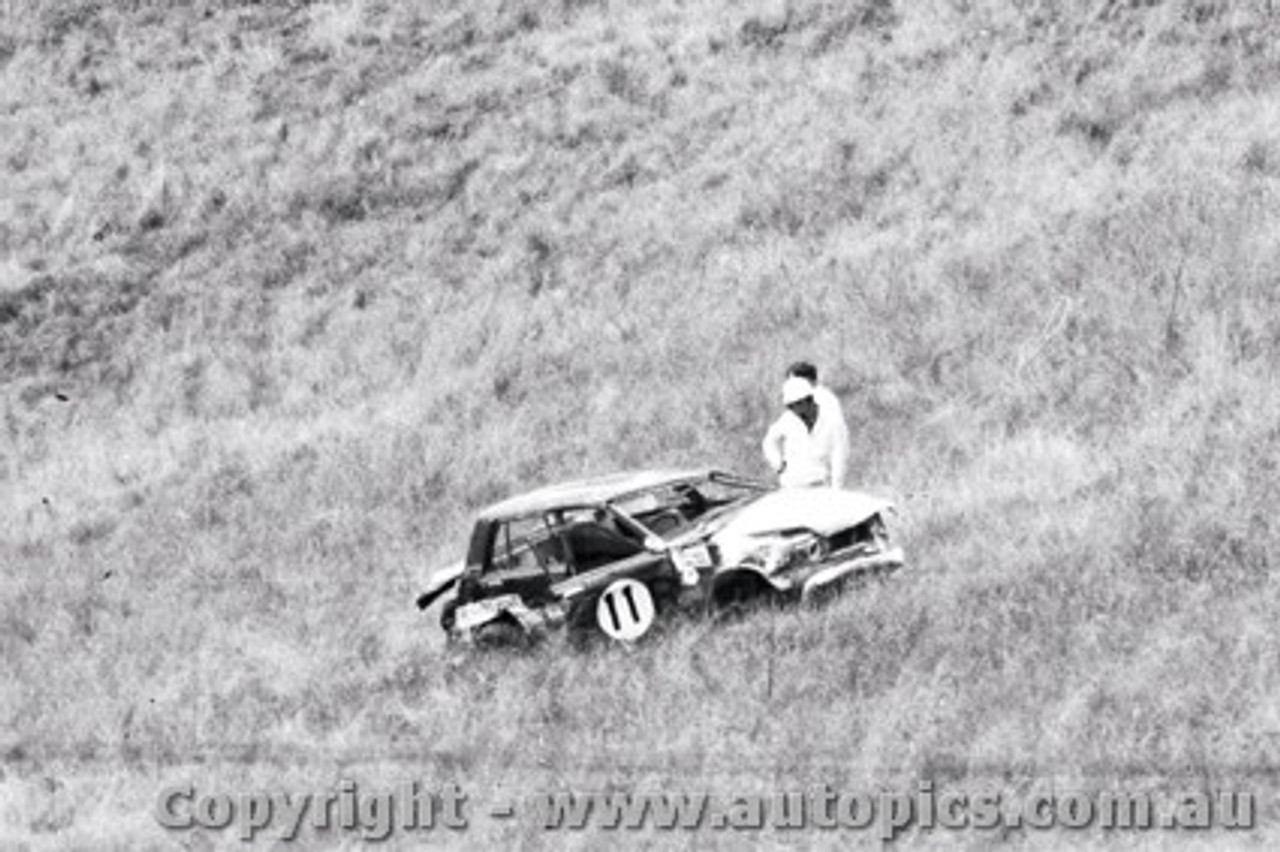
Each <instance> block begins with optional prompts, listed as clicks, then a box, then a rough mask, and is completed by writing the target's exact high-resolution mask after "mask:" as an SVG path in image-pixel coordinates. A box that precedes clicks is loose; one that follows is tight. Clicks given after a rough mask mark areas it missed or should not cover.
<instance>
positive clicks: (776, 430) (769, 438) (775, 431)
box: [760, 420, 787, 473]
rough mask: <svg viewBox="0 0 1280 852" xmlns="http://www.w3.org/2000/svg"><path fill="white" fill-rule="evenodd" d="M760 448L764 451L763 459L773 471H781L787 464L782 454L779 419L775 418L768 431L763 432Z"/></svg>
mask: <svg viewBox="0 0 1280 852" xmlns="http://www.w3.org/2000/svg"><path fill="white" fill-rule="evenodd" d="M760 449H761V450H763V451H764V460H765V461H766V462H768V463H769V469H770V470H772V471H773V472H774V473H782V471H783V470H784V469H785V468H786V466H787V460H786V459H785V458H784V457H783V455H782V427H781V425H780V421H777V420H775V421H774V422H773V425H772V426H770V427H769V431H768V432H765V433H764V441H763V442H761V444H760Z"/></svg>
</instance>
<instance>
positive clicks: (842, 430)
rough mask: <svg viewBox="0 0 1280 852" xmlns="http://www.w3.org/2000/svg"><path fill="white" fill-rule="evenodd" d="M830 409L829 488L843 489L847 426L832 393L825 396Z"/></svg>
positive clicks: (847, 463)
mask: <svg viewBox="0 0 1280 852" xmlns="http://www.w3.org/2000/svg"><path fill="white" fill-rule="evenodd" d="M826 396H827V398H828V400H829V405H830V407H831V414H832V415H833V416H832V418H831V443H832V446H831V486H832V487H833V488H844V480H845V476H846V474H847V472H848V469H849V425H848V424H847V423H846V422H845V419H844V411H843V410H841V407H840V400H839V399H837V398H836V395H835V394H834V393H831V392H829V391H828V393H827V394H826Z"/></svg>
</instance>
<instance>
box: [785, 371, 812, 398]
mask: <svg viewBox="0 0 1280 852" xmlns="http://www.w3.org/2000/svg"><path fill="white" fill-rule="evenodd" d="M806 396H813V385H812V384H811V383H810V382H809V380H808V379H802V378H800V377H799V376H788V377H787V380H786V381H785V382H783V383H782V404H783V405H790V404H791V403H793V402H799V401H800V400H802V399H804V398H805V397H806Z"/></svg>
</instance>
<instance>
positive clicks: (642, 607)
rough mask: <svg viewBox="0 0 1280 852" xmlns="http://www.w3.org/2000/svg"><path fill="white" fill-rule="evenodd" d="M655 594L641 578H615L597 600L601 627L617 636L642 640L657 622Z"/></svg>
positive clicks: (622, 638) (597, 611) (597, 612)
mask: <svg viewBox="0 0 1280 852" xmlns="http://www.w3.org/2000/svg"><path fill="white" fill-rule="evenodd" d="M654 612H655V610H654V607H653V595H651V594H650V593H649V587H648V586H646V585H645V584H644V583H641V582H640V581H639V580H615V581H614V582H612V583H610V584H609V587H608V588H606V589H605V590H604V594H602V595H600V600H599V602H597V603H596V621H597V622H598V623H599V624H600V629H601V630H603V631H604V632H605V633H607V634H609V636H610V637H612V638H614V639H621V640H622V641H624V642H629V641H631V640H632V639H639V638H640V637H641V636H643V635H644V634H645V632H646V631H647V630H648V629H649V627H650V626H652V624H653V616H654Z"/></svg>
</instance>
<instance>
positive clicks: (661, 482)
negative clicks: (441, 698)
mask: <svg viewBox="0 0 1280 852" xmlns="http://www.w3.org/2000/svg"><path fill="white" fill-rule="evenodd" d="M888 506H889V504H888V503H887V502H885V501H881V500H877V499H876V498H872V497H868V496H866V495H862V494H858V493H857V492H849V491H843V490H836V489H825V488H824V489H786V490H781V491H780V490H776V489H771V488H770V487H769V486H767V485H765V484H764V483H760V482H758V481H754V480H751V479H748V478H745V477H740V476H735V475H733V474H730V473H726V472H723V471H719V470H715V469H710V468H697V469H678V470H646V471H635V472H627V473H619V474H612V475H609V476H601V477H593V478H590V479H581V480H576V481H573V482H567V483H562V484H559V485H553V486H547V487H544V488H540V489H538V490H536V491H532V492H530V493H527V494H523V495H519V496H516V497H512V498H510V499H507V500H504V501H502V502H500V503H496V504H494V505H492V506H489V507H487V508H485V509H483V510H481V511H480V512H479V513H478V515H477V517H476V521H475V525H474V527H473V530H472V534H471V540H470V543H469V546H468V549H467V556H466V559H465V560H463V561H462V562H460V563H457V564H455V565H453V566H451V567H450V568H447V569H444V570H443V571H440V572H438V573H437V574H436V575H435V576H434V577H433V578H432V581H431V583H430V585H429V586H428V588H427V589H426V590H425V591H424V593H423V594H422V595H420V596H419V598H418V606H419V607H420V608H422V609H425V608H427V607H428V606H430V605H431V603H433V602H434V601H435V600H437V599H439V598H441V597H443V596H444V595H446V594H447V593H448V592H449V591H450V590H453V589H456V594H455V595H454V597H453V598H452V599H451V600H449V601H448V602H447V603H446V604H445V606H444V608H443V610H442V613H441V626H442V627H443V628H444V630H445V631H446V633H447V634H448V636H449V637H450V638H451V639H453V640H457V641H462V642H477V643H482V644H483V643H487V642H488V641H490V640H492V641H495V642H498V643H508V642H513V641H527V640H530V639H536V638H539V637H542V636H544V635H546V634H548V633H550V632H552V631H554V630H556V629H558V628H562V627H566V626H567V627H569V628H571V629H572V630H574V631H576V632H584V633H592V632H604V633H606V634H609V635H613V636H615V637H619V636H621V637H624V638H630V637H631V635H632V634H636V635H639V634H642V633H644V632H646V631H647V630H648V627H649V625H650V624H651V623H652V621H653V619H654V618H655V617H657V618H661V617H664V616H666V615H668V614H670V613H671V612H674V611H680V610H692V611H705V610H711V609H715V608H717V607H719V606H723V605H728V604H740V603H742V602H744V601H747V600H752V599H758V598H771V599H778V600H789V599H790V600H803V599H809V598H811V597H816V595H817V593H818V592H820V591H827V590H831V589H835V588H838V587H840V586H841V585H843V583H844V582H845V581H846V580H847V579H848V578H849V577H851V576H854V575H857V574H860V573H866V572H872V571H880V570H893V569H895V568H897V567H899V566H900V565H901V564H902V553H901V550H899V549H897V548H894V547H891V546H890V545H889V543H888V539H887V533H886V532H885V531H884V524H883V520H882V514H883V512H884V510H885V509H887V508H888ZM628 629H629V630H630V632H628Z"/></svg>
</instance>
